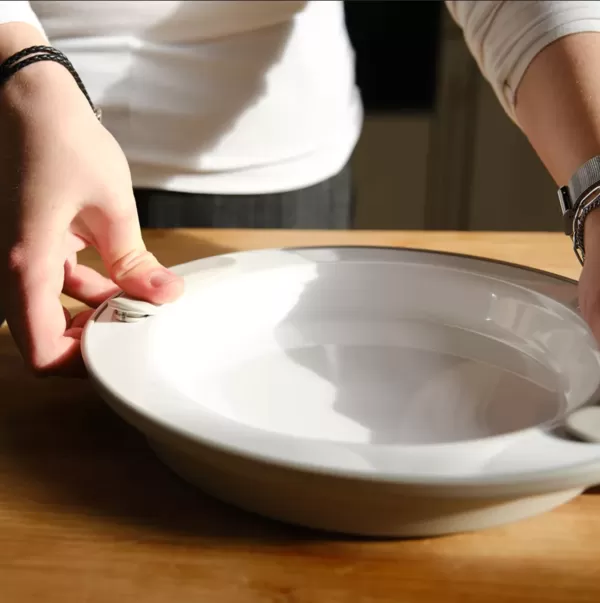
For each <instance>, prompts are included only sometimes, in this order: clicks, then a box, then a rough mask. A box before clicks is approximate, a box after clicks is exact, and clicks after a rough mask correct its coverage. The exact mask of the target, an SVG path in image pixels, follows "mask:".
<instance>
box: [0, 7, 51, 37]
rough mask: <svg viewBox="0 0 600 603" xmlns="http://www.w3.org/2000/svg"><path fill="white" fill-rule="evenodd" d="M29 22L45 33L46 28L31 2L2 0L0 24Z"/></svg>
mask: <svg viewBox="0 0 600 603" xmlns="http://www.w3.org/2000/svg"><path fill="white" fill-rule="evenodd" d="M17 22H18V23H28V24H29V25H33V26H34V27H36V28H37V29H38V30H39V31H41V32H42V33H43V34H44V35H46V34H45V33H44V28H43V27H42V24H41V23H40V20H39V19H38V18H37V15H36V14H35V12H34V10H33V8H31V4H30V3H29V2H22V1H21V0H17V1H15V0H8V1H5V0H0V25H2V24H4V23H17Z"/></svg>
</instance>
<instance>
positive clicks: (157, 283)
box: [150, 270, 177, 289]
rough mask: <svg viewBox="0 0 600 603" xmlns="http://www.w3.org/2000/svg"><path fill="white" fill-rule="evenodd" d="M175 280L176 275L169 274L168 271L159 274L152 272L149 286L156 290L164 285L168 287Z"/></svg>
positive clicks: (161, 271)
mask: <svg viewBox="0 0 600 603" xmlns="http://www.w3.org/2000/svg"><path fill="white" fill-rule="evenodd" d="M176 280H177V275H175V274H173V273H172V272H169V271H168V270H160V271H159V272H154V273H153V274H152V275H151V276H150V284H151V285H152V286H153V287H155V288H157V289H159V288H160V287H164V286H165V285H168V284H169V283H172V282H174V281H176Z"/></svg>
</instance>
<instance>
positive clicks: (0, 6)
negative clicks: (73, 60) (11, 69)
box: [0, 0, 48, 63]
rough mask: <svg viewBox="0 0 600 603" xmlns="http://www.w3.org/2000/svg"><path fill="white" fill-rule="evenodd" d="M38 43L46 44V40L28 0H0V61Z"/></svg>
mask: <svg viewBox="0 0 600 603" xmlns="http://www.w3.org/2000/svg"><path fill="white" fill-rule="evenodd" d="M38 44H48V40H47V38H46V35H45V34H44V30H43V29H42V26H41V24H40V22H39V20H38V18H37V17H36V15H35V13H34V12H33V10H32V9H31V6H30V5H29V2H21V1H18V2H14V1H5V0H0V63H1V62H2V61H4V60H5V59H7V58H8V57H9V56H11V55H13V54H14V53H15V52H18V51H19V50H22V49H23V48H27V47H28V46H35V45H38Z"/></svg>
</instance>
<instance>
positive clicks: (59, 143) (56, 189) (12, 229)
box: [0, 62, 183, 375]
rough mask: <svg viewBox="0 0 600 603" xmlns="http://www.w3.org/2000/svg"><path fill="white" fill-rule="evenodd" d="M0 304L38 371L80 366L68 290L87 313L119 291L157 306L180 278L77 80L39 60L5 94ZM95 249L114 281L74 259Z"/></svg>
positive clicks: (78, 320)
mask: <svg viewBox="0 0 600 603" xmlns="http://www.w3.org/2000/svg"><path fill="white" fill-rule="evenodd" d="M0 132H2V136H1V137H0V307H3V309H4V313H5V316H6V319H7V321H8V325H9V327H10V329H11V333H12V335H13V337H14V339H15V341H16V343H17V345H18V347H19V349H20V351H21V353H22V355H23V358H24V360H25V362H26V364H27V365H28V366H29V367H30V368H31V369H33V370H34V371H35V372H36V373H37V374H40V375H45V374H74V373H77V372H80V371H81V370H82V368H83V365H82V362H81V356H80V351H79V339H80V336H81V331H82V328H83V326H84V323H85V320H86V319H87V318H89V315H90V312H89V311H88V312H85V313H82V314H80V315H78V316H76V317H74V318H71V317H70V316H69V313H68V311H67V310H66V309H65V308H63V307H62V305H61V302H60V294H61V292H64V293H65V294H67V295H69V296H71V297H73V298H75V299H77V300H79V301H81V302H84V303H86V304H87V305H89V306H91V307H95V306H97V305H99V304H100V303H101V302H102V301H104V300H105V299H106V298H107V297H108V296H110V295H111V294H113V293H114V292H115V291H116V290H118V288H121V289H123V290H124V291H125V292H126V293H128V294H129V295H131V296H134V297H138V298H140V299H144V300H146V301H150V302H153V303H158V304H160V303H165V302H169V301H172V300H174V299H176V298H177V297H178V296H179V295H180V294H181V293H182V291H183V281H182V279H181V278H179V277H177V276H175V275H174V274H173V273H171V272H170V271H168V270H167V269H166V268H164V267H163V266H162V265H161V264H160V263H159V262H158V261H157V260H156V258H155V257H154V256H153V255H152V254H151V253H149V252H148V251H147V250H146V248H145V245H144V242H143V240H142V236H141V232H140V228H139V222H138V218H137V212H136V206H135V201H134V197H133V193H132V185H131V177H130V173H129V168H128V165H127V161H126V159H125V156H124V155H123V152H122V151H121V149H120V147H119V145H118V144H117V142H116V141H115V140H114V138H113V137H112V136H111V135H110V133H109V132H108V131H107V130H106V129H105V128H104V127H103V126H102V125H101V124H100V123H99V122H98V120H97V119H96V117H95V115H94V113H93V112H92V110H91V108H90V106H89V104H88V103H87V100H86V99H85V97H84V96H83V94H82V93H81V91H80V90H79V88H78V87H77V85H76V83H75V82H74V80H73V78H72V76H71V75H70V74H69V73H68V71H67V70H65V69H64V67H62V66H61V65H57V64H55V63H51V62H41V63H37V64H35V65H31V66H29V67H27V68H25V69H23V70H22V71H20V72H19V73H17V74H16V75H15V76H13V78H11V79H10V80H9V81H8V82H7V83H6V84H5V86H4V87H3V89H2V90H0ZM90 245H91V246H93V247H95V248H96V249H97V250H98V252H99V253H100V255H101V257H102V260H103V262H104V264H105V266H106V268H107V270H108V272H109V274H110V276H111V279H112V280H109V279H107V278H105V277H103V276H101V275H100V274H99V273H98V272H96V271H94V270H92V269H90V268H88V267H85V266H81V265H79V264H78V263H77V252H78V251H80V250H82V249H84V248H85V247H87V246H90Z"/></svg>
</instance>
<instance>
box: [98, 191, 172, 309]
mask: <svg viewBox="0 0 600 603" xmlns="http://www.w3.org/2000/svg"><path fill="white" fill-rule="evenodd" d="M130 207H131V209H129V210H128V211H127V212H126V213H125V215H123V212H113V213H111V212H110V211H108V210H102V214H103V215H102V216H101V219H96V220H93V222H94V228H93V229H91V230H92V234H93V236H94V241H95V243H96V247H97V249H98V252H99V253H100V256H101V257H102V260H103V262H104V264H105V266H106V268H107V269H108V271H109V273H110V277H111V279H112V280H113V281H114V282H115V283H116V284H117V285H118V286H119V287H120V288H121V289H123V291H124V292H125V293H127V295H130V296H132V297H135V298H137V299H142V300H144V301H148V302H151V303H154V304H164V303H166V302H170V301H174V300H175V299H177V298H178V297H179V296H180V295H181V294H182V293H183V279H182V278H181V277H180V276H177V275H176V274H174V273H173V272H171V271H170V270H168V269H167V268H165V267H164V266H163V265H162V264H161V263H160V262H159V261H158V260H157V259H156V258H155V257H154V255H153V254H152V253H150V252H149V251H148V250H147V249H146V246H145V244H144V241H143V239H142V233H141V230H140V224H139V220H138V217H137V213H136V209H135V204H134V202H133V199H132V200H131V204H130ZM117 214H118V215H117Z"/></svg>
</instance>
